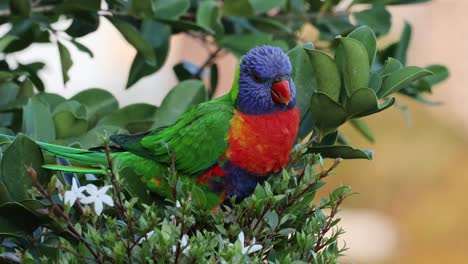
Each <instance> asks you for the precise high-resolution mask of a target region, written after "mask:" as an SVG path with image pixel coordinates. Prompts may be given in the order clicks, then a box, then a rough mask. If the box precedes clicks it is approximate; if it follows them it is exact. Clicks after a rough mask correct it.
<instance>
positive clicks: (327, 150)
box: [307, 145, 374, 160]
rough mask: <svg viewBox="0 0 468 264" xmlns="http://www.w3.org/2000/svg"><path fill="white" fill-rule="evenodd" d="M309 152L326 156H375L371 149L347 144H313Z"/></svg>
mask: <svg viewBox="0 0 468 264" xmlns="http://www.w3.org/2000/svg"><path fill="white" fill-rule="evenodd" d="M307 152H309V153H319V154H320V155H321V156H322V157H324V158H334V159H336V158H342V159H367V160H372V159H373V158H374V152H373V151H371V150H360V149H355V148H353V147H351V146H347V145H334V146H313V147H310V148H308V149H307Z"/></svg>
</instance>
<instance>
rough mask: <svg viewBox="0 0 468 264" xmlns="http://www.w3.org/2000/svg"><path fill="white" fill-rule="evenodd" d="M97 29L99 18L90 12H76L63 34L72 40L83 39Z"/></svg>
mask: <svg viewBox="0 0 468 264" xmlns="http://www.w3.org/2000/svg"><path fill="white" fill-rule="evenodd" d="M98 27H99V16H98V15H97V14H96V13H91V12H78V13H76V14H75V16H74V17H73V21H72V23H71V25H70V26H69V27H68V28H67V30H65V32H66V33H67V34H68V35H70V36H71V37H74V38H79V37H83V36H85V35H88V34H89V33H92V32H94V31H96V30H97V29H98Z"/></svg>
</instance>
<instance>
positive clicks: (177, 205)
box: [175, 200, 180, 208]
mask: <svg viewBox="0 0 468 264" xmlns="http://www.w3.org/2000/svg"><path fill="white" fill-rule="evenodd" d="M175 206H176V207H177V208H179V207H180V202H179V200H177V201H176V203H175Z"/></svg>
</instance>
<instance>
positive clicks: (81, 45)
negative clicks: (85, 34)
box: [70, 39, 94, 58]
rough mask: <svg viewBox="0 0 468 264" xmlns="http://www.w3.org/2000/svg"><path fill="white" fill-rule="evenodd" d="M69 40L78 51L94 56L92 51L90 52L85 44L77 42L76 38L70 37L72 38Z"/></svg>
mask: <svg viewBox="0 0 468 264" xmlns="http://www.w3.org/2000/svg"><path fill="white" fill-rule="evenodd" d="M70 42H71V43H72V44H73V45H75V47H76V48H77V49H78V50H79V51H81V52H85V53H87V54H88V55H89V57H91V58H94V54H93V52H92V51H91V50H90V49H88V47H86V46H85V45H83V44H81V43H80V42H78V41H77V40H76V39H72V40H70Z"/></svg>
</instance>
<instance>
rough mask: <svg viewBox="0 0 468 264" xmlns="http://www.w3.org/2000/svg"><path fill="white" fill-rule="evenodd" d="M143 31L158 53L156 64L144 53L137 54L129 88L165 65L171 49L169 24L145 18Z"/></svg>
mask: <svg viewBox="0 0 468 264" xmlns="http://www.w3.org/2000/svg"><path fill="white" fill-rule="evenodd" d="M141 31H142V34H143V37H144V38H145V40H146V41H148V42H149V43H150V44H151V46H152V48H153V50H154V53H155V54H156V64H155V65H151V64H150V63H148V62H147V61H146V60H145V58H144V56H143V55H142V54H140V53H138V54H136V55H135V59H134V60H133V63H132V67H131V68H130V73H129V75H128V81H127V86H126V87H127V88H129V87H131V86H132V85H134V84H135V83H136V82H138V81H139V80H140V79H141V78H143V77H145V76H148V75H150V74H153V73H155V72H156V71H158V70H159V69H160V68H161V67H162V65H164V62H165V61H166V58H167V54H168V50H169V37H170V35H171V28H170V27H169V26H168V25H164V24H162V23H159V22H155V21H153V20H144V21H143V23H142V26H141Z"/></svg>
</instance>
